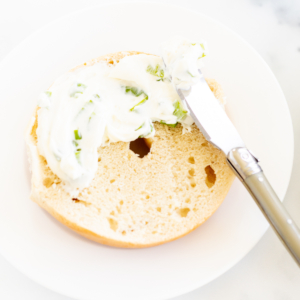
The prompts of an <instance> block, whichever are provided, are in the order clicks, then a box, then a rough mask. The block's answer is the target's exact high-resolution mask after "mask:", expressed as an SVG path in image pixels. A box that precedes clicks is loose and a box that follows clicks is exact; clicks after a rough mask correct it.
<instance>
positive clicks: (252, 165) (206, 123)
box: [176, 70, 300, 267]
mask: <svg viewBox="0 0 300 300" xmlns="http://www.w3.org/2000/svg"><path fill="white" fill-rule="evenodd" d="M199 72H200V75H202V73H201V71H200V70H199ZM176 90H177V93H178V95H179V97H180V98H181V100H182V101H183V102H185V103H186V105H187V107H188V109H189V111H190V115H191V117H192V118H193V120H194V122H195V123H196V125H197V126H198V127H199V129H200V131H201V132H202V133H203V135H204V137H205V138H206V139H207V141H209V142H210V143H212V144H213V145H214V146H216V147H217V148H219V149H220V150H222V151H223V152H224V153H225V155H226V157H227V163H228V165H229V166H230V167H231V168H232V170H233V171H234V173H235V174H236V176H237V177H238V178H239V179H240V180H241V182H242V183H243V185H244V186H245V188H246V189H247V190H248V192H249V194H250V195H251V196H252V198H253V199H254V201H255V202H256V204H257V205H258V207H259V208H260V210H261V211H262V213H263V214H264V216H265V217H266V219H267V220H268V222H269V223H270V225H271V226H272V227H273V229H274V231H275V233H276V234H277V235H278V237H279V239H280V240H281V241H282V243H283V244H284V246H285V247H286V249H287V250H288V251H289V252H290V254H291V256H292V257H293V258H294V260H295V261H296V263H297V264H298V266H299V267H300V230H299V228H298V227H297V225H296V224H295V222H294V221H293V219H292V218H291V216H290V215H289V213H288V212H287V211H286V209H285V208H284V206H283V205H282V203H281V201H280V199H279V198H278V196H277V195H276V193H275V191H274V190H273V188H272V186H271V185H270V183H269V181H268V180H267V178H266V176H265V175H264V173H263V171H262V169H261V167H260V165H259V164H258V160H257V158H255V157H254V156H253V154H252V153H251V152H250V151H249V150H248V149H247V148H246V147H245V144H244V142H243V140H242V138H241V137H240V135H239V133H238V131H237V130H236V128H235V127H234V125H233V124H232V123H231V121H230V119H229V117H228V116H227V114H226V112H225V111H224V109H223V108H222V106H221V105H220V103H219V101H218V100H217V99H216V98H215V96H214V94H213V93H212V91H211V90H210V88H209V86H208V84H207V83H206V81H205V79H204V76H201V78H200V80H199V81H198V82H197V83H196V84H195V85H193V86H192V87H191V88H190V89H189V90H187V91H186V90H182V89H178V88H176Z"/></svg>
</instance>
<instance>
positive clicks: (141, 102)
mask: <svg viewBox="0 0 300 300" xmlns="http://www.w3.org/2000/svg"><path fill="white" fill-rule="evenodd" d="M147 100H148V95H146V97H145V98H144V99H143V100H142V101H140V102H139V103H138V104H136V105H135V106H133V107H132V108H130V111H133V110H134V109H135V108H136V107H137V106H138V105H141V104H143V103H144V102H146V101H147Z"/></svg>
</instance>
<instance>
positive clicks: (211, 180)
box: [204, 165, 217, 188]
mask: <svg viewBox="0 0 300 300" xmlns="http://www.w3.org/2000/svg"><path fill="white" fill-rule="evenodd" d="M204 170H205V173H206V178H205V184H206V185H207V187H208V188H211V187H213V186H214V184H215V182H216V180H217V175H216V173H215V171H214V169H213V168H212V167H211V166H210V165H208V166H206V167H205V169H204Z"/></svg>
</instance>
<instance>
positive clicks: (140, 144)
mask: <svg viewBox="0 0 300 300" xmlns="http://www.w3.org/2000/svg"><path fill="white" fill-rule="evenodd" d="M148 145H149V143H148V144H147V143H146V141H145V139H143V138H138V139H136V140H135V141H132V142H130V144H129V149H130V150H131V151H132V152H134V153H135V154H137V155H138V156H139V158H143V157H144V156H146V155H147V154H148V153H149V152H150V147H149V146H148Z"/></svg>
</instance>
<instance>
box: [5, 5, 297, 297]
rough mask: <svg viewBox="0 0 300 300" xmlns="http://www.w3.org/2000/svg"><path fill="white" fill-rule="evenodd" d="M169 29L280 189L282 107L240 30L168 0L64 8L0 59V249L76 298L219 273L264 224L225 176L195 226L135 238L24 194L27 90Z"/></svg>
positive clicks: (286, 168)
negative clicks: (87, 227)
mask: <svg viewBox="0 0 300 300" xmlns="http://www.w3.org/2000/svg"><path fill="white" fill-rule="evenodd" d="M174 34H182V35H184V36H187V37H191V38H192V37H199V38H202V39H205V40H206V41H207V42H208V45H209V49H210V59H209V61H208V62H207V67H206V70H205V74H206V75H207V76H210V77H213V78H215V79H217V80H218V81H219V82H220V83H221V84H222V86H223V87H224V91H225V94H226V95H227V97H228V105H227V110H228V113H229V115H230V117H231V119H232V121H233V122H234V124H235V125H236V127H237V128H238V130H239V132H240V133H241V135H242V136H243V138H244V139H245V141H246V142H247V145H248V146H249V148H251V149H252V150H253V151H254V152H255V153H256V154H257V155H258V156H259V157H260V158H261V161H262V165H263V167H264V170H265V172H266V175H267V176H268V177H269V179H270V182H271V183H272V184H273V186H274V188H275V190H276V192H277V193H278V195H279V196H280V198H283V197H284V194H285V192H286V189H287V186H288V182H289V178H290V173H291V167H292V161H293V133H292V125H291V119H290V115H289V112H288V108H287V105H286V102H285V99H284V96H283V94H282V91H281V89H280V87H279V85H278V83H277V81H276V79H275V77H274V76H273V74H272V73H271V71H270V69H269V68H268V67H267V65H266V64H265V63H264V62H263V60H262V59H261V58H260V57H259V55H258V54H257V53H256V52H255V51H254V50H253V49H252V48H251V47H249V45H247V44H246V43H245V42H244V41H243V40H242V39H241V38H239V37H238V36H237V35H236V34H234V33H233V32H231V31H229V30H228V29H226V28H225V27H224V26H222V25H221V24H219V23H217V22H215V21H213V20H211V19H210V18H208V17H206V16H204V15H201V14H198V13H195V12H193V11H190V10H186V9H183V8H182V7H180V8H179V7H174V6H170V5H160V4H151V3H139V4H137V3H131V4H113V5H109V6H98V7H93V8H90V9H87V10H84V11H80V12H76V13H73V14H71V15H69V16H67V17H65V18H63V19H59V20H58V21H55V22H54V23H51V24H49V25H48V26H46V27H45V28H43V29H42V30H40V31H39V32H37V33H36V34H34V35H32V36H31V37H29V38H28V39H27V40H25V41H24V42H23V43H22V44H21V45H19V46H18V47H17V48H16V49H15V50H14V51H12V52H11V53H10V54H9V55H8V57H7V58H6V59H5V60H4V61H3V62H2V63H1V65H0V83H1V85H0V95H1V101H0V128H1V135H0V137H1V140H2V145H1V147H0V157H1V173H0V176H1V177H0V179H1V180H0V182H1V199H0V237H1V238H0V251H1V254H3V255H4V256H5V257H6V258H7V259H8V260H9V261H10V262H11V263H12V264H13V265H14V266H15V267H16V268H18V269H19V270H20V271H21V272H23V273H24V274H26V275H27V276H29V277H30V278H32V279H33V280H35V281H37V282H39V283H40V284H42V285H44V286H46V287H48V288H50V289H52V290H54V291H57V292H59V293H61V294H64V295H67V296H70V297H74V298H77V299H84V300H94V299H105V300H110V299H122V300H126V299H130V300H135V299H138V300H141V299H143V300H148V299H151V300H153V299H167V298H171V297H175V296H178V295H180V294H183V293H186V292H189V291H191V290H193V289H195V288H198V287H200V286H202V285H204V284H206V283H208V282H209V281H211V280H213V279H214V278H216V277H218V276H220V275H221V274H222V273H224V272H225V271H226V270H228V269H229V268H231V267H232V266H233V265H234V264H236V263H237V262H238V261H239V260H240V259H241V258H242V257H243V256H245V255H246V254H247V253H248V252H249V251H250V250H251V248H252V247H253V246H254V245H255V244H256V243H257V241H258V240H259V239H260V238H261V236H262V235H263V233H264V232H265V231H266V229H267V227H268V225H267V222H266V221H265V220H264V218H263V216H262V214H261V213H260V211H259V210H258V208H257V207H256V206H255V204H254V202H253V200H252V199H251V198H250V196H249V195H248V194H247V192H246V191H245V190H244V188H243V186H242V185H241V184H240V183H239V182H238V181H237V180H236V181H235V182H234V184H233V186H232V188H231V190H230V192H229V195H228V197H227V198H226V199H225V201H224V203H223V204H222V205H221V207H220V208H219V210H218V211H217V212H216V213H215V214H214V215H213V216H212V217H211V218H210V219H209V220H208V221H207V222H206V223H205V224H204V225H202V226H201V227H200V228H199V229H197V230H195V231H194V232H192V233H191V234H189V235H188V236H186V237H184V238H181V239H179V240H177V241H174V242H171V243H168V244H166V245H162V246H158V247H154V248H149V249H141V250H128V249H127V250H126V249H116V248H110V247H105V246H102V245H99V244H96V243H93V242H91V241H88V240H86V239H84V238H82V237H80V236H79V235H77V234H75V233H73V232H72V231H70V230H69V229H67V228H65V227H64V226H62V225H60V223H58V222H57V221H56V220H54V219H53V218H52V217H50V216H49V215H48V214H47V213H46V212H44V211H43V210H42V209H40V208H39V207H38V206H37V205H36V204H34V203H32V202H31V201H30V200H29V192H30V174H29V171H28V163H27V158H26V153H25V144H24V139H23V133H24V130H25V127H26V126H27V123H28V120H29V118H30V115H31V113H32V112H33V109H34V107H35V105H36V100H37V97H38V95H39V93H40V92H41V91H43V90H45V89H46V88H47V87H48V86H49V85H50V84H51V83H52V81H53V80H54V79H55V78H57V77H58V76H59V75H60V74H62V73H64V72H66V71H67V70H68V69H70V68H71V67H73V66H76V65H78V64H80V63H82V62H84V61H86V60H89V59H91V58H94V57H97V56H99V55H102V54H106V53H110V52H114V51H120V50H139V51H145V52H150V53H157V54H158V53H159V47H158V45H159V44H160V43H161V42H162V41H164V40H166V39H167V38H169V37H170V36H172V35H174Z"/></svg>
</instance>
